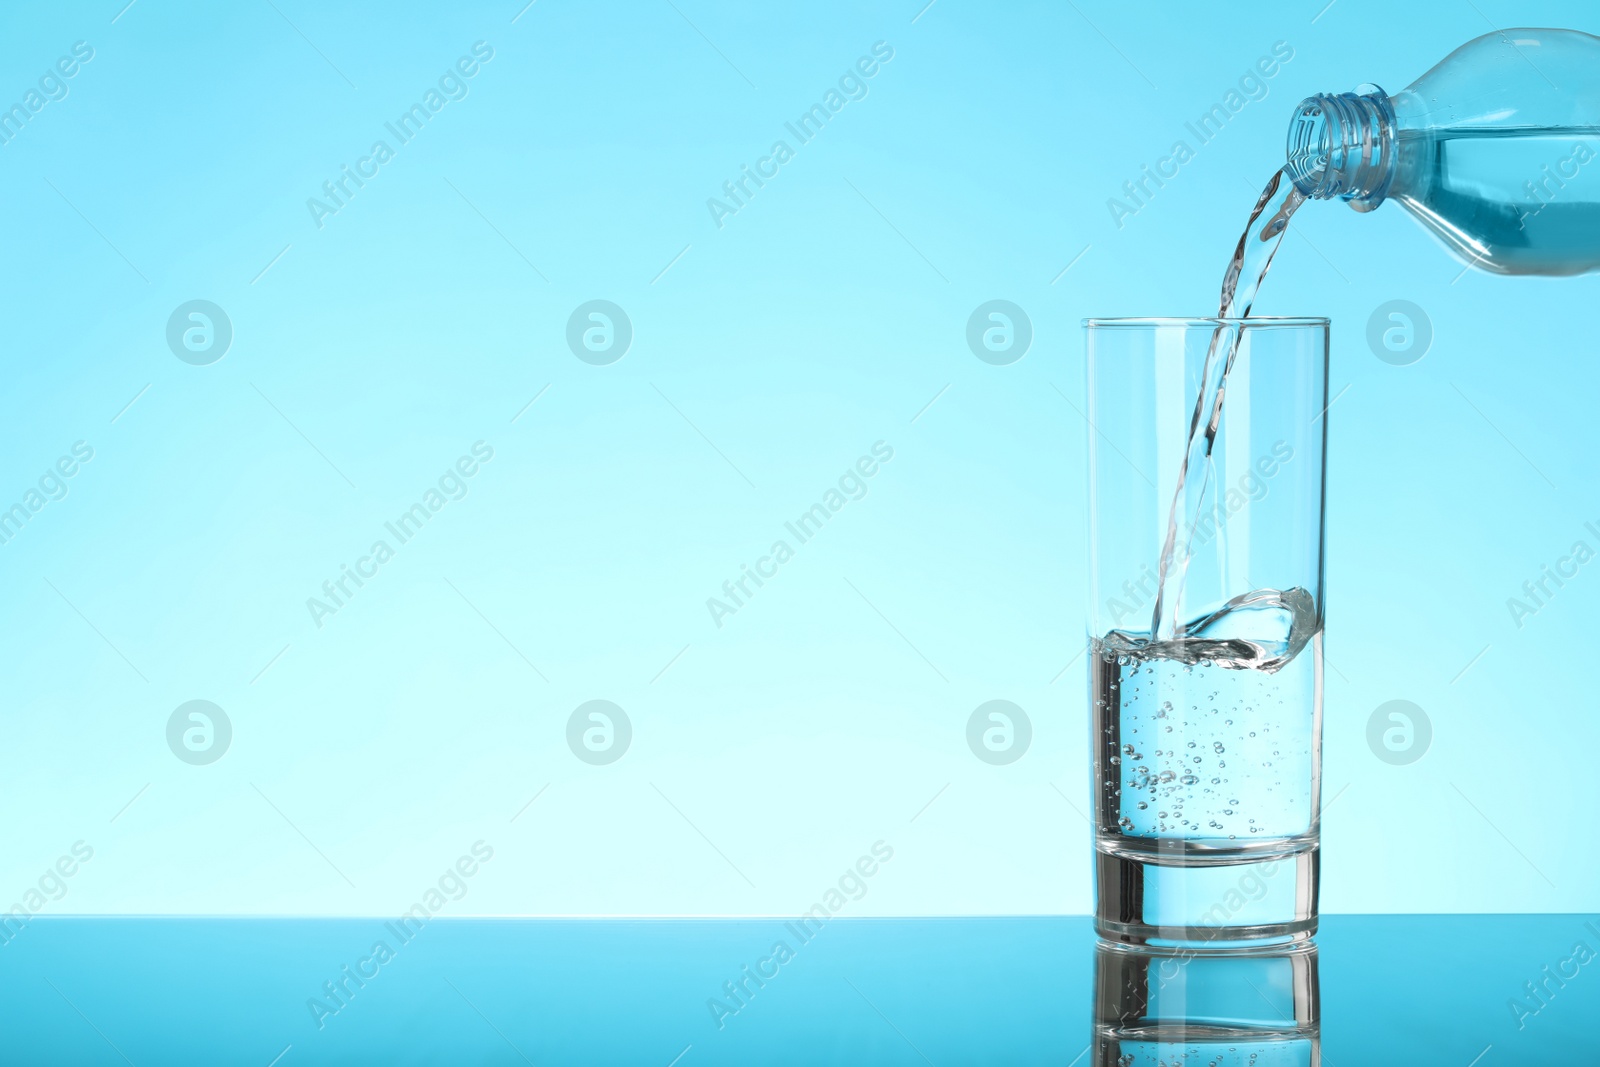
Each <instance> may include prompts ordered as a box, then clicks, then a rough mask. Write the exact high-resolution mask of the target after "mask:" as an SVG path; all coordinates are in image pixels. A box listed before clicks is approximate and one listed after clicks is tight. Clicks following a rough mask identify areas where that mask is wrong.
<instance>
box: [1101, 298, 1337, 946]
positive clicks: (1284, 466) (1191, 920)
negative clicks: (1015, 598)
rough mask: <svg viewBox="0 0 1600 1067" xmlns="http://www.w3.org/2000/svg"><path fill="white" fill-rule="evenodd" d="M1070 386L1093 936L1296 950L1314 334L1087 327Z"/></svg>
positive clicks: (1306, 741)
mask: <svg viewBox="0 0 1600 1067" xmlns="http://www.w3.org/2000/svg"><path fill="white" fill-rule="evenodd" d="M1219 335H1220V336H1221V338H1222V343H1221V344H1220V345H1219ZM1235 335H1236V336H1237V337H1238V347H1237V354H1236V355H1235V356H1234V357H1233V360H1232V365H1231V367H1227V368H1226V369H1227V374H1226V383H1225V386H1226V387H1225V388H1224V387H1223V384H1224V383H1223V378H1222V370H1223V369H1224V364H1222V362H1221V361H1220V360H1219V359H1214V358H1212V356H1213V354H1214V353H1216V352H1218V351H1223V352H1226V351H1228V350H1229V349H1230V348H1231V347H1232V343H1231V340H1232V337H1233V336H1235ZM1088 371H1089V391H1088V400H1089V407H1090V412H1089V425H1090V426H1091V427H1092V429H1091V431H1090V434H1089V465H1090V497H1091V513H1090V522H1089V543H1090V553H1091V577H1092V580H1093V590H1094V591H1093V602H1092V604H1091V607H1090V612H1089V615H1090V628H1091V629H1090V633H1089V637H1090V643H1091V651H1090V657H1089V660H1090V663H1089V670H1090V679H1091V692H1090V701H1091V705H1092V707H1091V716H1092V720H1093V731H1094V733H1093V738H1092V742H1093V752H1094V789H1095V793H1094V810H1095V850H1096V852H1095V862H1096V898H1097V899H1096V912H1095V923H1096V929H1097V930H1098V931H1099V933H1100V934H1101V935H1102V936H1104V937H1108V938H1114V939H1116V940H1120V941H1128V942H1135V943H1140V942H1150V943H1167V944H1171V943H1175V942H1184V941H1190V942H1227V941H1241V940H1268V939H1276V940H1289V939H1293V938H1302V937H1306V936H1308V935H1309V934H1311V933H1313V932H1314V931H1315V930H1316V923H1317V919H1316V915H1317V911H1316V908H1317V857H1318V830H1319V827H1318V811H1319V808H1320V802H1319V789H1320V779H1321V756H1322V615H1323V613H1322V603H1323V589H1322V574H1323V570H1322V494H1323V452H1324V442H1325V438H1324V431H1325V427H1326V424H1327V419H1326V418H1325V417H1324V413H1325V409H1326V407H1327V374H1328V321H1327V320H1326V319H1267V318H1256V319H1244V320H1240V319H1196V320H1183V319H1091V320H1089V323H1088ZM1224 396H1225V397H1226V403H1224V402H1223V398H1224Z"/></svg>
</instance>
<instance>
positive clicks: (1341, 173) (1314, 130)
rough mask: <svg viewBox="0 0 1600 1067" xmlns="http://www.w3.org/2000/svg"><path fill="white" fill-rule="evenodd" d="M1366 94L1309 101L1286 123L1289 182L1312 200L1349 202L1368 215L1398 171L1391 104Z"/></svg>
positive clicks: (1326, 95) (1324, 96)
mask: <svg viewBox="0 0 1600 1067" xmlns="http://www.w3.org/2000/svg"><path fill="white" fill-rule="evenodd" d="M1362 88H1367V89H1373V90H1375V91H1373V92H1370V93H1366V94H1357V93H1338V94H1332V93H1324V94H1321V95H1319V96H1313V97H1308V98H1307V99H1305V100H1302V101H1301V102H1300V106H1299V107H1297V108H1296V109H1295V114H1294V118H1293V119H1291V120H1290V122H1289V144H1288V157H1289V167H1288V169H1289V177H1290V178H1291V179H1292V180H1293V181H1294V184H1295V187H1296V188H1297V189H1299V190H1300V192H1301V193H1303V194H1305V196H1306V197H1307V198H1309V199H1312V200H1332V199H1334V198H1335V197H1337V198H1339V199H1341V200H1345V201H1348V202H1349V204H1350V206H1351V207H1353V208H1355V209H1356V210H1357V211H1371V210H1372V209H1373V208H1375V207H1377V206H1378V205H1379V204H1381V203H1383V201H1384V198H1385V197H1387V196H1388V195H1389V189H1390V187H1391V186H1392V185H1393V184H1394V176H1395V172H1396V170H1397V169H1398V167H1397V159H1398V157H1397V148H1398V146H1397V144H1396V138H1395V125H1396V123H1395V114H1394V104H1393V103H1392V102H1391V101H1390V99H1389V97H1388V94H1386V93H1385V92H1384V91H1383V90H1382V89H1378V88H1377V87H1376V86H1363V87H1362Z"/></svg>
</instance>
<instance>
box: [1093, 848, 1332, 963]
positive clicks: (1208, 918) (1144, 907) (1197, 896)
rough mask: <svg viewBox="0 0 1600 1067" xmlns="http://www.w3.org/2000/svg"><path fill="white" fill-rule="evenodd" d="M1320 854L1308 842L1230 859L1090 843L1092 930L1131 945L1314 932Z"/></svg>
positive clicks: (1268, 939)
mask: <svg viewBox="0 0 1600 1067" xmlns="http://www.w3.org/2000/svg"><path fill="white" fill-rule="evenodd" d="M1320 856H1321V852H1320V850H1319V849H1318V847H1317V846H1316V845H1315V844H1311V845H1306V846H1301V847H1299V848H1297V849H1296V850H1295V851H1292V852H1285V853H1280V854H1276V855H1268V856H1262V855H1259V854H1257V855H1252V856H1249V857H1248V858H1246V859H1244V860H1243V861H1242V862H1238V863H1228V862H1218V861H1217V860H1216V859H1215V858H1211V859H1208V860H1207V861H1205V862H1195V861H1194V859H1193V858H1190V857H1185V856H1183V855H1182V854H1176V855H1170V856H1168V855H1160V854H1157V855H1151V856H1134V855H1128V854H1126V853H1121V854H1114V853H1111V852H1107V851H1103V850H1101V851H1096V853H1095V896H1096V900H1095V930H1096V931H1097V932H1098V933H1099V934H1100V936H1101V937H1103V938H1106V939H1108V940H1111V941H1119V942H1122V943H1124V944H1134V945H1210V946H1213V947H1223V946H1226V945H1232V944H1250V945H1261V944H1272V943H1280V942H1289V941H1299V940H1303V939H1305V938H1308V937H1310V936H1311V935H1312V934H1314V933H1316V932H1317V874H1318V869H1319V865H1320ZM1186 860H1187V862H1186Z"/></svg>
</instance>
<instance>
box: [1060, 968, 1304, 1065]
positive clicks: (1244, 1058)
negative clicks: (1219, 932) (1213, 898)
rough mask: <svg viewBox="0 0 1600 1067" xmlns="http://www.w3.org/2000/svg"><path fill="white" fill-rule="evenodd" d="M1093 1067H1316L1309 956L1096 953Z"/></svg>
mask: <svg viewBox="0 0 1600 1067" xmlns="http://www.w3.org/2000/svg"><path fill="white" fill-rule="evenodd" d="M1092 1044H1093V1046H1094V1049H1095V1059H1094V1063H1095V1064H1096V1065H1098V1067H1316V1065H1317V1064H1320V1063H1321V1062H1322V1036H1321V995H1320V993H1319V992H1318V989H1317V947H1316V945H1314V944H1312V943H1310V942H1301V943H1298V944H1295V945H1285V946H1273V947H1270V948H1248V949H1246V948H1240V949H1192V948H1190V949H1181V948H1149V947H1142V946H1138V947H1136V946H1132V945H1120V944H1112V943H1109V942H1100V943H1099V944H1098V945H1097V946H1096V947H1095V969H1094V1039H1093V1042H1092Z"/></svg>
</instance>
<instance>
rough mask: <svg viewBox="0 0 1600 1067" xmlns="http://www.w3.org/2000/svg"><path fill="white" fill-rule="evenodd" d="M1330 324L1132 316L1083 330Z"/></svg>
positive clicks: (1298, 319) (1317, 319)
mask: <svg viewBox="0 0 1600 1067" xmlns="http://www.w3.org/2000/svg"><path fill="white" fill-rule="evenodd" d="M1331 322H1332V320H1331V319H1327V318H1324V317H1321V316H1295V315H1251V316H1250V317H1249V318H1244V319H1235V318H1224V317H1222V316H1219V315H1208V316H1205V317H1202V318H1192V319H1186V318H1174V317H1159V316H1134V317H1130V318H1109V319H1099V318H1088V319H1084V320H1083V327H1084V329H1087V330H1100V329H1117V328H1131V329H1140V328H1143V329H1153V328H1157V327H1182V328H1191V327H1202V326H1240V327H1242V328H1244V329H1247V330H1252V329H1257V330H1271V329H1297V328H1300V329H1303V328H1307V327H1322V328H1327V327H1328V326H1329V325H1330V324H1331Z"/></svg>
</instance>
